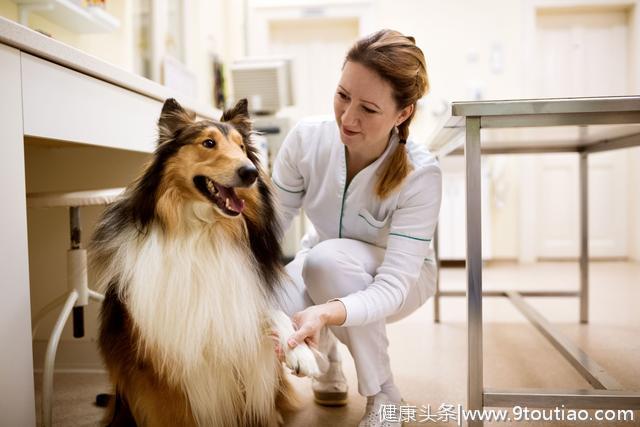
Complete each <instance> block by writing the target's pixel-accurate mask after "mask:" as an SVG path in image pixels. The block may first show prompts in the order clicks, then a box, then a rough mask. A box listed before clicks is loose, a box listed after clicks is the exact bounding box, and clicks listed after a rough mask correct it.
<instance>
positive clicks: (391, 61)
mask: <svg viewBox="0 0 640 427" xmlns="http://www.w3.org/2000/svg"><path fill="white" fill-rule="evenodd" d="M344 62H345V64H346V63H347V62H357V63H359V64H361V65H364V66H365V67H367V68H369V69H371V70H373V71H375V72H376V73H378V75H379V76H380V77H381V78H382V79H384V80H386V81H387V82H389V84H390V85H391V88H392V89H393V98H394V100H395V102H396V105H397V107H398V109H399V110H401V109H403V108H405V107H408V106H410V105H413V111H412V112H411V115H410V116H409V117H407V119H406V120H405V121H404V122H402V123H401V124H400V125H399V126H398V136H399V138H400V143H399V144H398V146H397V147H396V148H395V150H394V152H393V154H392V155H391V157H390V158H389V160H388V161H387V162H386V165H385V166H383V167H384V169H383V171H382V174H381V175H380V178H379V179H378V182H377V183H376V190H375V191H376V194H377V195H378V197H380V198H381V199H383V198H385V197H387V196H388V195H389V194H390V193H391V192H392V191H393V190H395V189H396V188H397V187H398V186H399V185H400V184H401V183H402V181H403V180H404V178H405V177H406V176H407V175H408V174H409V172H411V169H412V168H411V164H410V163H409V158H408V155H407V150H406V144H405V143H406V141H407V137H408V136H409V125H410V124H411V120H412V119H413V116H414V115H415V112H416V102H417V101H418V99H420V98H422V96H424V94H425V93H427V91H428V90H429V80H428V77H427V64H426V61H425V59H424V54H423V53H422V50H420V48H419V47H418V46H416V41H415V39H414V38H413V37H411V36H405V35H403V34H402V33H400V32H398V31H394V30H387V29H385V30H380V31H378V32H376V33H373V34H371V35H369V36H366V37H364V38H362V39H360V40H358V41H357V42H356V43H355V44H354V45H353V46H352V47H351V49H349V52H348V53H347V56H346V58H345V61H344Z"/></svg>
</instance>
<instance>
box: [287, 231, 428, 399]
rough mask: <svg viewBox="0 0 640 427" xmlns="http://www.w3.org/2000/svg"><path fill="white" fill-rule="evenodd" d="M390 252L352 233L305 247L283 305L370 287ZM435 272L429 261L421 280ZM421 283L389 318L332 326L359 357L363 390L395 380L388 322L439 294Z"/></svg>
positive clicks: (294, 306) (368, 392)
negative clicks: (350, 235)
mask: <svg viewBox="0 0 640 427" xmlns="http://www.w3.org/2000/svg"><path fill="white" fill-rule="evenodd" d="M384 253H385V250H384V249H383V248H379V247H377V246H373V245H370V244H367V243H364V242H361V241H358V240H352V239H331V240H325V241H323V242H320V243H318V244H317V245H316V246H314V247H313V248H311V249H303V250H301V251H300V252H298V253H297V254H296V257H295V259H294V260H293V261H291V262H290V263H289V264H287V266H286V270H287V273H288V274H289V276H290V277H291V279H292V281H293V284H292V285H290V286H286V285H285V286H284V287H283V288H282V291H281V292H280V294H279V295H278V302H279V304H280V307H281V309H282V310H283V311H284V312H285V313H287V314H288V315H289V316H293V314H294V313H296V312H298V311H301V310H304V309H305V308H307V307H309V306H311V305H317V304H323V303H325V302H327V301H328V300H330V299H333V298H341V297H345V296H347V295H349V294H352V293H354V292H357V291H359V290H362V289H365V288H366V287H367V286H369V285H370V284H371V283H373V280H374V276H375V274H376V269H377V268H378V267H379V266H380V264H382V261H383V259H384ZM435 273H436V269H435V265H429V264H427V263H425V267H423V269H422V272H421V276H420V278H419V280H418V282H420V283H421V284H424V283H425V282H427V283H435ZM425 276H429V277H425ZM434 286H435V285H434ZM434 286H427V287H428V288H429V290H430V289H435V288H434ZM421 287H422V289H420V287H419V286H418V285H416V286H413V287H412V289H410V290H409V294H408V296H407V299H406V301H405V303H404V304H403V305H402V306H401V307H400V308H399V309H398V311H397V312H396V313H393V314H392V315H390V316H389V317H387V318H386V319H381V320H379V321H375V322H372V323H369V324H366V325H362V326H349V327H341V326H330V329H331V332H333V334H334V335H335V336H336V337H337V338H338V339H339V340H340V341H341V342H342V343H343V344H345V345H346V346H347V348H348V349H349V352H350V353H351V356H352V357H353V360H354V362H355V367H356V373H357V376H358V392H359V393H360V394H361V395H363V396H373V395H375V394H377V393H379V392H380V391H381V386H382V384H385V383H389V382H393V377H392V374H391V367H390V363H389V355H388V354H387V348H388V346H389V341H388V340H387V331H386V326H385V324H386V323H387V322H389V323H390V322H394V321H396V320H400V319H402V318H404V317H406V316H408V315H409V314H411V313H412V312H414V311H415V310H416V309H417V308H419V307H420V306H421V305H422V304H424V302H425V301H426V300H427V299H428V297H430V296H432V295H433V292H429V291H428V290H427V291H425V289H424V286H422V285H421ZM324 335H325V336H326V334H324ZM322 340H323V338H322V337H321V341H322ZM322 344H323V343H321V348H322V347H323V345H322ZM325 345H326V344H325ZM329 345H330V344H329ZM324 350H325V351H327V352H328V353H329V357H330V359H331V358H332V354H331V353H334V355H335V351H336V350H335V349H331V348H327V347H325V348H324Z"/></svg>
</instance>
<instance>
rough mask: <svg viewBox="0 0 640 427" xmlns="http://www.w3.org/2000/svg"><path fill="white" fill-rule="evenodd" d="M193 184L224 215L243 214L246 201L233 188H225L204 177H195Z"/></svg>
mask: <svg viewBox="0 0 640 427" xmlns="http://www.w3.org/2000/svg"><path fill="white" fill-rule="evenodd" d="M193 183H194V184H195V186H196V188H197V189H198V191H200V193H202V194H203V195H204V196H205V197H206V198H207V199H209V200H211V202H213V203H214V204H215V205H216V206H217V207H218V209H220V210H221V211H222V212H223V213H224V214H226V215H229V216H237V215H240V213H242V210H243V209H244V200H242V199H240V198H239V197H238V195H237V194H236V192H235V190H234V189H233V187H225V186H224V185H221V184H219V183H217V182H215V181H214V180H212V179H211V178H208V177H206V176H203V175H198V176H196V177H194V178H193Z"/></svg>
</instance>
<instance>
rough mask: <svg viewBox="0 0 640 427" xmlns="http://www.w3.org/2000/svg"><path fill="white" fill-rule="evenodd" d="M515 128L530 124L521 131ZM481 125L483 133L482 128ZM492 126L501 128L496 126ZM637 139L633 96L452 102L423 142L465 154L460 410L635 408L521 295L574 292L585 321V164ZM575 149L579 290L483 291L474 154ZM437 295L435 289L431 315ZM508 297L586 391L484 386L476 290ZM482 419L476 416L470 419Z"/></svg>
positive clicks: (637, 100)
mask: <svg viewBox="0 0 640 427" xmlns="http://www.w3.org/2000/svg"><path fill="white" fill-rule="evenodd" d="M522 128H530V129H529V130H527V132H523V129H522ZM483 129H486V130H485V131H483V132H482V138H481V130H483ZM495 129H504V130H502V131H500V133H497V131H496V130H495ZM634 146H640V96H625V97H607V98H604V97H603V98H569V99H532V100H510V101H482V102H454V103H453V104H452V108H451V114H450V116H449V117H448V118H447V120H446V122H444V125H443V126H442V127H441V128H440V129H439V131H438V132H437V133H436V134H435V136H434V137H433V139H432V140H431V142H430V144H429V148H430V149H431V151H432V152H434V153H436V154H437V155H438V156H439V157H442V156H445V155H447V154H451V153H453V154H455V153H457V154H464V156H465V165H466V166H465V167H466V218H467V220H466V222H467V231H466V237H467V254H466V274H467V292H466V297H467V312H468V317H467V322H468V334H467V342H468V360H467V369H468V379H467V409H482V408H484V407H513V406H516V405H518V406H527V407H537V408H554V407H561V406H562V405H565V407H567V408H585V409H589V408H599V409H609V408H625V409H640V392H631V391H623V390H622V387H621V385H620V384H619V383H618V382H617V381H616V380H615V379H614V378H612V377H611V376H609V375H608V374H607V373H606V372H605V371H604V369H603V368H602V367H601V366H599V365H598V364H597V363H596V362H595V361H593V360H591V359H590V358H589V357H588V356H587V355H586V354H585V353H584V352H583V351H582V350H580V348H578V347H577V346H576V345H575V344H573V343H572V342H570V341H569V340H568V339H566V338H565V337H564V336H562V335H561V334H560V333H559V332H558V331H557V330H555V329H554V328H553V326H552V325H551V324H550V323H549V322H548V321H547V320H546V319H545V318H544V317H543V316H542V315H541V314H540V313H538V312H537V311H536V310H535V309H534V308H533V307H532V306H530V305H529V304H528V303H527V302H526V301H525V300H524V298H523V297H536V296H554V297H555V296H557V297H575V296H577V297H579V298H580V321H581V322H582V323H586V322H588V302H589V250H588V241H589V235H588V223H589V222H588V221H589V218H588V209H587V207H588V176H587V172H588V168H587V160H588V156H589V154H591V153H595V152H600V151H607V150H615V149H623V148H630V147H634ZM569 152H571V153H577V154H578V156H579V157H580V169H579V170H580V187H579V191H580V208H579V209H580V261H579V262H580V289H579V291H576V292H573V291H555V292H554V291H548V292H533V291H532V292H515V291H508V290H505V291H492V292H487V293H484V294H483V292H482V245H481V239H482V237H481V222H480V194H481V192H480V185H481V184H480V183H481V180H480V157H481V155H483V154H517V153H569ZM441 296H464V293H462V292H440V290H439V289H438V291H437V292H436V297H435V299H434V303H435V311H434V313H435V320H436V321H438V320H439V298H440V297H441ZM483 296H501V297H506V298H508V299H509V300H510V301H511V302H512V303H513V304H514V305H515V307H516V308H518V309H519V310H520V312H521V313H522V314H523V315H524V316H525V317H526V318H527V319H528V320H529V321H530V322H531V323H532V324H533V325H534V326H535V327H536V328H537V329H538V330H539V331H540V332H541V333H542V334H543V335H544V336H545V337H546V338H547V339H548V340H549V341H550V342H551V344H553V346H554V347H555V348H556V349H557V350H558V351H559V352H560V353H561V354H562V355H563V356H564V357H565V358H566V359H567V360H568V361H569V362H570V363H571V364H572V365H573V367H574V368H575V369H576V370H577V371H578V372H579V373H580V374H581V375H582V376H583V377H584V378H585V379H586V380H587V381H588V382H589V383H590V384H591V385H592V386H593V387H594V388H593V389H585V390H549V389H490V388H484V384H483V376H482V364H483V360H482V297H483ZM469 425H482V422H475V423H469Z"/></svg>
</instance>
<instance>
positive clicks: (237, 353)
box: [90, 99, 320, 426]
mask: <svg viewBox="0 0 640 427" xmlns="http://www.w3.org/2000/svg"><path fill="white" fill-rule="evenodd" d="M158 133H159V138H158V146H157V149H156V151H155V154H154V156H153V158H152V160H151V161H150V162H149V164H148V165H147V166H146V168H145V170H144V171H143V173H142V175H141V176H140V178H138V179H137V180H136V181H135V182H134V183H133V184H131V185H130V186H129V187H128V188H127V190H126V192H125V194H124V196H123V197H122V199H120V200H119V201H117V202H116V203H114V204H113V205H111V206H110V207H109V208H107V210H106V211H105V213H104V215H103V218H102V220H101V221H100V222H99V224H98V226H97V229H96V231H95V233H94V237H93V239H92V243H91V246H90V259H91V266H92V269H93V271H94V273H95V275H96V278H97V281H98V284H99V286H100V287H101V289H103V290H104V293H105V300H104V303H103V306H102V311H101V315H100V336H99V346H100V351H101V353H102V356H103V358H104V360H105V363H106V366H107V368H108V370H109V375H110V378H111V381H112V383H113V385H114V387H115V399H112V401H113V404H112V405H111V409H110V411H109V414H108V415H107V422H108V423H109V424H110V425H127V426H128V425H141V426H165V425H166V426H196V425H197V426H276V425H279V424H281V423H282V416H281V414H282V412H283V411H287V410H290V409H293V408H294V401H295V397H294V394H293V389H292V387H291V386H290V385H289V383H288V382H287V378H286V373H285V372H284V370H283V366H282V363H280V361H279V360H278V357H277V356H276V353H275V351H274V342H273V339H272V337H271V336H270V333H271V332H272V331H275V332H276V333H277V335H278V336H279V341H280V345H281V347H282V349H283V350H284V353H285V360H286V364H287V365H288V366H289V368H291V369H292V370H294V371H295V372H296V373H298V374H300V375H307V376H315V375H318V374H319V372H320V371H319V368H318V364H317V361H316V359H315V357H314V353H313V352H311V350H310V349H309V348H308V347H307V346H304V345H303V346H299V347H296V348H295V349H293V350H291V349H289V347H288V346H287V344H286V340H287V338H288V337H289V336H290V335H291V334H292V333H293V327H292V326H291V320H290V319H289V318H288V317H287V316H286V315H285V314H284V313H282V312H281V311H279V310H275V309H274V307H276V305H275V292H276V291H277V288H278V286H281V284H282V283H284V281H283V274H284V270H283V268H282V267H281V264H280V256H281V251H280V247H279V244H278V239H279V237H280V232H279V229H278V225H277V218H276V214H277V213H276V210H275V209H276V208H275V205H274V201H273V199H272V191H271V187H270V185H271V184H270V181H269V178H268V175H267V174H266V172H265V171H264V169H263V168H262V167H261V165H260V163H259V160H258V156H257V151H256V149H255V147H254V146H253V145H252V142H251V139H250V136H251V133H252V130H251V123H250V121H249V116H248V112H247V102H246V100H242V101H240V102H238V104H237V105H236V106H235V107H234V108H232V109H231V110H228V111H226V112H225V113H224V114H223V116H222V118H221V119H220V121H210V120H197V119H196V117H195V115H194V114H193V113H191V112H188V111H186V110H184V109H183V108H182V107H181V106H180V105H179V104H178V103H177V102H176V101H175V100H173V99H169V100H167V101H166V102H165V103H164V106H163V108H162V113H161V116H160V119H159V122H158Z"/></svg>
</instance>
